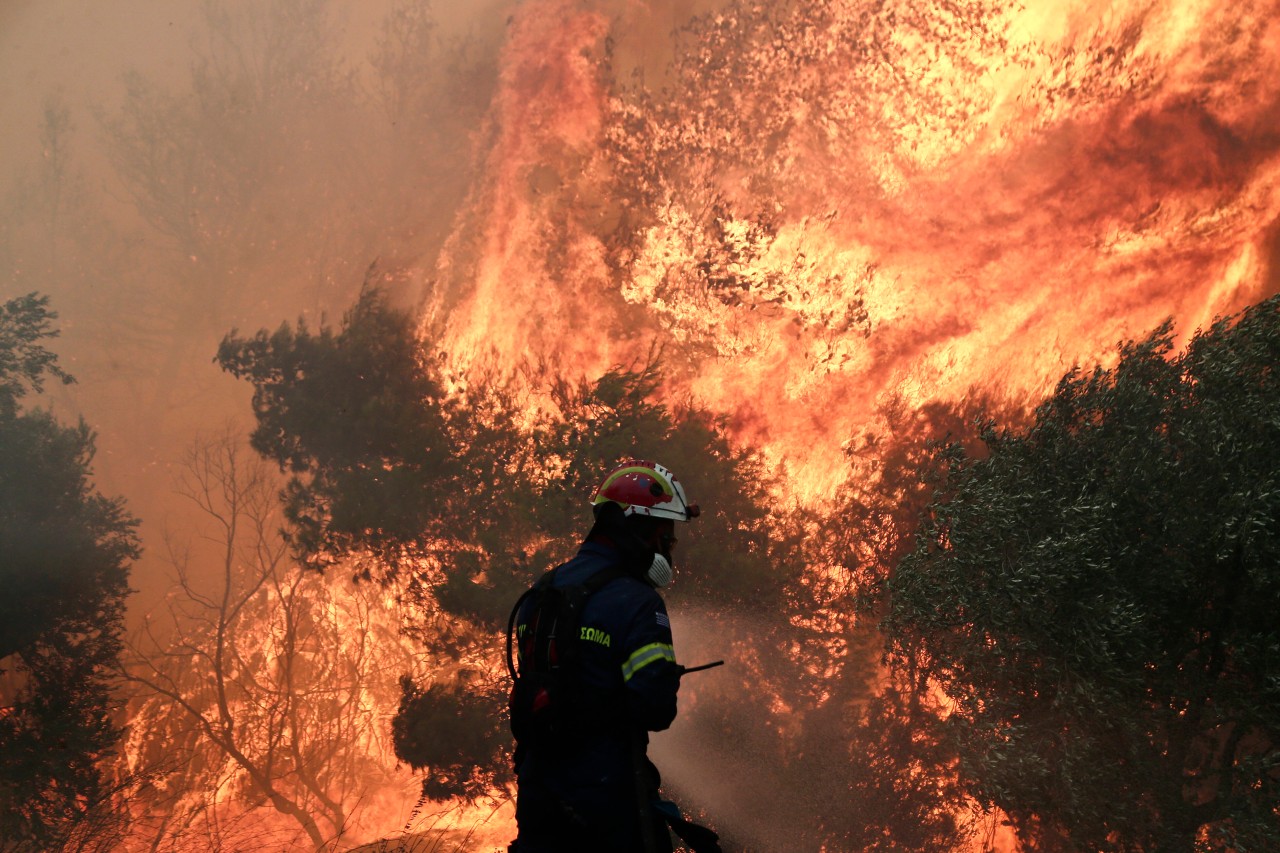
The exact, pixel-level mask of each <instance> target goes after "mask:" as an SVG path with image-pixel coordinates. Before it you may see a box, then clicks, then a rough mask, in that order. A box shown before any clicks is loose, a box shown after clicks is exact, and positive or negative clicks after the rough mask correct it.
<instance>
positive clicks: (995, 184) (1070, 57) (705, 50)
mask: <svg viewBox="0 0 1280 853" xmlns="http://www.w3.org/2000/svg"><path fill="white" fill-rule="evenodd" d="M612 8H613V7H612V6H610V5H609V4H594V5H593V4H582V3H571V2H564V0H539V2H528V3H525V4H524V5H523V6H522V7H521V8H520V10H519V11H518V13H517V14H516V16H515V17H514V19H513V21H512V23H511V25H510V31H509V38H508V42H507V45H506V47H505V51H504V55H503V68H504V73H503V77H502V85H501V88H500V91H499V92H498V95H497V97H496V99H495V101H494V104H493V107H492V112H491V117H490V129H489V133H488V135H487V137H486V140H485V141H486V145H487V147H486V149H485V150H484V152H483V153H482V155H481V156H482V159H483V162H484V163H485V169H484V170H483V176H482V178H481V179H480V181H479V183H478V184H477V186H476V187H475V189H474V190H473V193H472V196H471V200H470V203H469V204H468V206H467V207H466V209H465V210H464V211H463V213H462V215H461V216H460V218H459V219H458V222H457V225H456V228H455V232H454V237H453V238H452V240H451V242H450V245H449V247H448V249H447V251H446V252H445V253H444V254H443V256H442V257H441V260H440V263H439V266H438V269H437V272H438V280H437V290H436V292H435V294H434V297H433V299H434V301H433V303H432V305H431V307H430V309H429V311H428V313H427V316H426V319H425V321H424V322H426V323H428V324H430V325H432V326H433V327H439V326H440V325H443V326H444V327H445V328H446V329H447V337H446V340H447V344H446V346H445V349H446V350H447V351H449V352H451V353H452V354H453V355H454V357H455V359H456V360H457V361H458V362H459V364H460V365H461V366H463V367H464V368H465V367H467V366H470V365H474V364H476V363H478V362H480V361H483V360H486V359H490V358H491V359H492V360H493V362H494V363H497V364H504V365H512V364H517V363H519V362H521V361H522V360H528V361H532V362H535V363H536V362H538V361H543V360H555V361H556V362H557V363H559V364H561V365H571V366H573V367H574V368H576V369H577V370H580V371H582V372H583V373H586V374H590V373H592V372H593V371H599V370H600V369H601V368H602V367H603V366H606V365H608V364H610V363H616V362H620V361H627V360H628V359H629V358H630V357H633V355H634V354H635V353H636V352H637V351H642V350H643V349H644V348H645V347H646V345H647V342H649V341H651V340H656V341H658V342H659V343H662V344H664V345H665V347H666V348H665V359H666V366H667V370H668V377H669V380H670V383H671V384H670V389H669V390H670V391H671V393H672V394H675V395H682V394H685V393H691V394H692V395H693V396H694V397H695V398H696V399H698V400H699V401H700V402H701V403H703V404H704V405H707V406H708V407H710V408H712V409H714V410H717V411H722V412H725V413H727V414H729V415H730V416H731V418H732V422H733V424H734V425H735V429H736V430H737V433H738V435H739V436H740V437H741V438H742V440H744V441H750V442H755V443H760V444H762V445H763V446H765V447H766V448H767V449H768V451H769V452H770V453H771V454H773V455H774V456H775V457H777V458H778V459H780V460H785V462H786V463H787V464H788V465H789V466H790V471H791V473H792V477H791V482H792V483H793V485H794V488H795V490H796V494H798V495H799V496H801V497H804V498H808V499H820V498H821V496H822V495H823V494H824V493H826V492H827V490H829V489H830V487H831V486H833V485H834V480H835V478H837V477H838V476H839V474H838V473H837V472H839V471H840V470H841V466H840V465H839V461H840V448H841V446H842V443H843V442H845V441H846V440H847V439H849V438H850V437H851V436H854V435H857V434H859V433H861V432H862V431H865V430H866V429H868V428H874V426H875V425H876V422H877V414H876V413H877V409H878V407H880V406H881V405H882V404H883V403H884V401H885V400H886V399H887V398H889V397H890V396H893V395H899V396H905V398H906V399H908V400H911V401H914V402H916V403H924V402H926V401H929V400H943V401H954V400H957V399H959V398H962V397H964V396H965V395H966V394H968V393H969V392H970V390H971V389H975V388H976V389H980V390H982V391H984V392H987V393H993V394H994V395H995V396H997V397H1000V398H1006V399H1010V400H1015V401H1016V400H1029V399H1034V397H1035V395H1037V394H1039V393H1041V392H1043V391H1044V390H1046V388H1047V386H1048V385H1049V383H1051V382H1052V381H1053V380H1054V379H1055V378H1056V377H1057V376H1058V375H1060V374H1061V373H1062V372H1063V371H1064V370H1065V369H1066V368H1068V367H1070V366H1071V365H1072V364H1074V363H1087V362H1089V361H1091V360H1094V359H1096V358H1097V357H1098V356H1099V355H1101V354H1103V353H1105V352H1106V351H1108V350H1109V349H1111V348H1112V347H1113V346H1114V344H1115V343H1116V342H1117V341H1118V340H1120V339H1122V338H1124V337H1128V336H1135V335H1140V334H1142V333H1144V332H1145V331H1146V330H1147V329H1149V328H1151V327H1153V326H1155V325H1157V324H1158V323H1159V322H1160V321H1161V320H1162V319H1164V318H1165V317H1166V316H1173V317H1175V318H1176V319H1177V321H1178V327H1179V330H1180V331H1181V332H1183V333H1184V334H1189V333H1190V332H1191V331H1193V330H1194V328H1195V327H1197V326H1200V325H1204V324H1207V323H1208V322H1210V321H1211V320H1212V318H1213V317H1214V316H1215V315H1218V314H1222V313H1226V312H1230V311H1232V310H1235V309H1238V308H1239V307H1241V306H1242V305H1244V304H1247V303H1249V302H1252V301H1254V300H1256V299H1257V298H1260V297H1261V296H1264V295H1266V294H1268V293H1270V292H1271V291H1273V290H1274V289H1275V277H1274V272H1273V271H1272V264H1273V261H1272V260H1271V255H1272V254H1273V252H1274V248H1273V245H1274V233H1275V228H1274V222H1275V221H1276V217H1277V213H1280V196H1278V195H1277V190H1276V187H1277V181H1276V177H1277V169H1278V168H1280V161H1278V159H1277V157H1276V152H1277V143H1278V142H1280V136H1278V135H1277V131H1278V130H1280V128H1278V127H1277V119H1276V115H1277V112H1276V109H1275V106H1276V99H1277V85H1278V84H1277V82H1276V81H1277V80H1280V76H1278V75H1277V73H1276V72H1277V70H1280V69H1278V68H1277V64H1278V62H1277V60H1278V59H1280V52H1277V51H1276V49H1275V48H1274V45H1276V44H1280V33H1277V27H1278V26H1280V24H1277V20H1278V19H1280V18H1278V16H1277V15H1276V14H1274V13H1275V11H1276V9H1275V4H1267V3H1261V4H1232V5H1230V6H1224V5H1223V4H1215V3H1209V2H1203V3H1179V4H1170V3H1154V2H1145V3H1144V2H1133V3H1125V4H1107V5H1106V7H1105V8H1103V7H1100V6H1099V5H1098V4H1095V3H1089V2H1074V3H1063V4H1055V6H1054V7H1053V8H1051V9H1050V8H1049V7H1043V6H1040V7H1035V8H1030V7H1027V8H1022V7H1015V6H1013V5H1012V4H1000V3H992V2H978V3H968V4H963V5H962V6H959V7H955V8H949V9H928V8H920V7H919V5H918V4H909V3H888V4H875V5H874V6H872V5H870V4H862V3H857V2H815V3H804V4H796V5H795V7H794V8H791V9H789V10H787V11H785V12H784V11H781V10H775V9H766V8H764V7H755V8H752V7H749V6H745V5H739V4H727V5H724V6H723V7H722V8H720V9H719V10H718V11H715V12H714V13H711V15H710V17H708V18H706V19H704V20H702V21H701V22H700V23H698V24H697V25H696V26H694V27H693V28H691V29H689V30H688V31H686V32H685V33H684V34H683V36H682V41H681V44H680V47H679V49H678V50H677V54H676V55H677V59H678V63H677V66H676V70H675V71H674V72H673V73H672V74H671V75H670V76H669V77H668V78H667V84H668V85H667V87H666V90H665V91H664V92H663V93H661V94H653V93H652V92H648V91H642V90H639V89H636V88H633V87H631V86H630V85H629V84H628V82H627V80H626V79H624V78H625V76H626V75H625V72H626V71H627V70H628V69H626V68H623V67H620V66H621V65H622V64H623V61H622V60H620V59H619V57H623V56H628V55H635V54H637V53H640V52H641V51H640V50H639V49H638V48H637V47H636V46H635V45H633V44H631V43H629V39H632V38H634V37H633V36H632V35H631V33H632V32H644V31H645V29H644V28H643V27H638V26H636V21H635V15H634V10H632V13H629V14H628V16H627V18H626V20H627V21H628V25H627V29H625V30H624V29H619V27H618V26H617V24H618V23H619V21H621V20H622V18H621V17H617V16H615V17H610V15H611V9H612ZM653 14H654V15H655V16H656V15H659V12H658V11H654V12H653ZM610 59H612V60H613V64H612V65H611V64H610V61H609V60H610ZM642 70H644V71H646V72H648V73H650V74H654V73H655V72H656V70H655V69H648V68H644V69H642Z"/></svg>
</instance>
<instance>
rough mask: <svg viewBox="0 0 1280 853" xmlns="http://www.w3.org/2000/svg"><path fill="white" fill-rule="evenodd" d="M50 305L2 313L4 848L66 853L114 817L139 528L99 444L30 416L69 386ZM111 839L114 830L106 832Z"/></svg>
mask: <svg viewBox="0 0 1280 853" xmlns="http://www.w3.org/2000/svg"><path fill="white" fill-rule="evenodd" d="M55 316H56V315H55V314H54V313H53V312H51V311H49V309H48V299H47V298H40V297H37V296H36V295H35V294H31V295H28V296H24V297H18V298H16V299H11V300H9V301H7V302H5V303H4V304H3V305H0V555H3V558H2V559H0V588H3V589H4V592H5V594H4V598H3V602H2V603H0V676H3V681H0V849H2V850H6V851H10V850H12V851H35V850H56V849H59V848H60V847H61V846H62V845H63V844H67V843H71V842H72V841H73V840H75V839H77V838H78V840H79V841H80V842H82V843H87V839H86V838H84V837H83V833H81V830H83V829H84V828H85V827H86V826H88V825H90V823H91V819H92V818H93V817H94V816H95V814H97V813H101V812H102V811H103V810H104V809H107V810H109V803H108V802H107V795H108V793H109V789H108V786H107V785H106V783H105V779H104V777H103V774H102V772H101V770H100V768H99V767H98V765H97V761H98V759H100V758H102V757H104V756H105V755H106V754H107V753H108V752H109V751H110V750H111V748H112V747H113V746H114V745H115V743H116V741H117V740H118V739H119V736H120V731H119V729H118V728H117V727H116V726H115V725H114V724H113V723H112V721H111V717H110V712H111V710H112V706H113V700H112V696H111V680H110V674H111V672H112V670H113V669H114V666H115V664H116V662H117V659H118V657H119V654H120V631H121V624H122V620H123V615H124V598H125V595H126V593H127V592H128V587H127V580H128V568H129V563H130V562H131V561H132V560H134V559H136V557H137V556H138V550H139V549H138V542H137V538H136V536H135V534H134V527H135V525H136V522H135V521H134V520H133V519H132V518H130V517H129V516H128V515H127V514H126V512H125V508H124V504H123V502H122V501H120V500H119V499H109V498H106V497H103V496H102V495H100V494H99V493H98V492H97V491H96V490H95V489H94V488H93V486H92V484H91V481H90V476H91V473H92V471H91V467H90V464H91V461H92V459H93V450H94V447H93V435H92V433H91V432H90V431H89V428H88V427H87V426H86V425H85V424H84V423H83V422H81V423H79V424H78V425H76V426H64V425H62V424H60V423H59V422H58V421H57V420H56V419H55V418H54V417H53V416H52V415H51V414H50V413H48V412H46V411H38V410H24V409H23V407H22V406H21V402H22V400H23V398H24V397H26V396H27V394H29V393H31V392H39V391H40V390H41V389H42V387H43V383H44V380H45V379H46V378H49V377H52V378H55V379H59V380H62V381H64V382H70V381H71V377H70V376H68V375H67V374H66V373H64V372H63V371H62V370H61V369H60V368H59V367H58V364H57V359H56V357H55V356H54V354H53V353H52V352H50V351H49V350H47V349H45V347H44V346H43V345H42V341H43V340H45V339H47V338H50V337H53V336H54V335H56V334H57V333H56V331H54V330H53V328H52V321H53V319H54V317H55ZM92 828H93V830H94V831H97V832H101V833H102V837H100V838H99V839H97V840H98V841H99V842H104V841H105V843H110V838H111V833H110V832H109V831H106V830H110V829H111V828H112V827H110V826H102V825H96V826H93V827H92Z"/></svg>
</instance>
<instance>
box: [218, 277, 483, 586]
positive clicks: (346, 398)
mask: <svg viewBox="0 0 1280 853" xmlns="http://www.w3.org/2000/svg"><path fill="white" fill-rule="evenodd" d="M217 360H218V363H219V364H221V365H222V367H223V369H225V370H227V371H229V372H230V373H231V374H232V375H234V376H236V377H238V378H243V379H248V380H249V381H250V382H252V383H253V385H254V397H253V409H254V413H255V414H256V415H257V418H258V426H257V428H256V429H255V430H254V431H253V434H252V436H251V441H252V444H253V447H254V449H255V450H257V451H258V452H259V453H261V454H263V455H264V456H266V457H267V458H268V459H272V460H274V461H275V462H277V463H278V464H279V465H280V467H281V470H288V471H291V472H292V473H293V477H292V478H291V479H290V481H289V484H288V486H287V487H286V498H285V510H286V514H287V517H288V519H289V521H290V522H291V524H292V530H291V535H292V539H293V543H294V545H295V546H296V547H297V549H298V550H299V551H300V553H302V554H303V555H305V556H306V557H307V558H308V559H309V560H310V561H311V562H312V563H313V564H315V565H320V566H324V565H328V564H329V563H331V562H332V561H333V560H334V559H336V555H339V554H344V553H347V552H349V551H356V550H365V549H367V550H369V551H372V552H373V553H374V554H375V555H377V556H378V557H380V558H382V559H383V560H385V561H386V562H388V563H389V564H391V565H398V564H399V562H400V557H399V551H400V549H401V547H402V545H403V544H404V543H408V542H412V541H414V540H416V539H417V538H419V537H421V536H427V535H430V534H432V533H433V532H436V531H438V530H439V525H438V523H437V522H438V521H439V520H440V519H441V518H442V516H443V515H444V514H445V513H446V512H447V509H448V507H449V505H450V502H451V501H453V500H454V499H455V494H456V490H457V487H458V486H457V476H458V474H459V466H458V465H456V464H455V463H454V462H453V458H452V453H453V448H452V447H451V446H450V439H451V437H450V435H449V434H448V430H447V425H446V418H447V414H448V413H447V411H446V408H445V406H444V405H443V401H442V391H441V388H440V384H439V382H438V379H437V377H436V373H435V371H434V369H433V368H432V366H431V365H430V364H429V363H427V362H426V361H425V359H424V358H423V356H422V354H421V352H420V350H419V348H418V346H417V342H416V339H415V337H414V334H413V327H412V322H411V320H410V319H409V317H408V316H407V315H404V314H400V313H397V312H395V311H392V310H391V309H390V308H389V307H388V306H387V304H386V302H385V299H384V297H383V296H382V294H380V293H379V292H378V291H376V290H372V289H366V290H364V291H363V292H362V294H361V296H360V299H359V301H358V302H357V303H356V305H355V307H354V308H353V309H352V310H351V311H350V312H349V313H348V314H347V315H346V317H345V318H344V319H343V325H342V328H341V330H339V331H336V332H335V331H334V330H333V329H331V328H328V327H322V328H321V329H320V331H319V332H317V333H314V334H313V333H312V332H310V331H309V330H308V329H307V328H306V325H305V324H304V323H303V322H301V321H299V323H298V327H297V330H296V331H295V330H294V329H293V328H291V327H290V326H289V325H288V324H285V325H283V326H281V327H280V329H279V330H277V331H276V332H275V333H273V334H268V333H267V332H266V331H260V332H258V333H257V334H256V335H254V336H253V337H252V338H248V339H244V338H238V337H236V336H235V334H234V333H232V334H230V335H228V336H227V337H226V338H224V340H223V341H222V344H221V346H219V348H218V355H217Z"/></svg>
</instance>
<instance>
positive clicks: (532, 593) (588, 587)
mask: <svg viewBox="0 0 1280 853" xmlns="http://www.w3.org/2000/svg"><path fill="white" fill-rule="evenodd" d="M556 568H557V569H558V568H559V566H557V567H556ZM555 573H556V569H552V570H551V571H549V572H547V573H546V574H544V575H543V576H542V577H540V578H538V581H537V583H535V584H534V585H533V586H531V587H530V588H529V589H527V590H525V591H524V593H523V594H522V595H521V596H520V598H518V599H516V603H515V606H514V607H512V608H511V615H510V616H509V617H508V619H507V673H508V674H509V675H510V676H511V680H512V681H514V680H515V679H516V665H515V657H514V655H513V653H512V646H513V642H514V636H515V626H516V619H518V618H519V614H520V608H521V607H523V606H524V603H525V601H527V600H528V599H529V598H530V597H537V598H539V599H540V598H541V597H542V596H543V594H544V593H545V592H546V591H547V590H549V589H551V588H552V583H553V581H554V575H555ZM627 576H628V572H627V571H626V570H625V569H623V568H622V567H621V566H616V565H615V566H607V567H605V568H603V569H601V570H600V571H598V572H596V573H595V574H593V575H592V576H591V577H589V578H587V579H586V581H584V582H583V583H581V584H576V585H574V586H570V587H566V588H564V589H563V590H558V591H559V592H561V594H562V596H563V602H564V604H565V606H566V607H567V610H568V613H567V614H566V615H567V616H568V617H569V618H570V620H571V622H572V623H578V622H581V619H582V609H583V608H584V607H585V606H586V603H587V599H589V598H590V597H591V596H592V595H594V594H595V593H597V592H599V591H600V590H601V589H603V588H604V587H606V586H607V585H609V584H610V583H612V582H613V581H615V580H617V579H618V578H622V577H627ZM538 606H541V604H540V602H539V605H538ZM565 627H566V628H567V629H568V635H567V636H566V637H565V639H566V640H567V643H566V645H565V651H567V652H568V656H569V657H570V658H575V657H576V655H574V653H573V651H570V647H571V646H572V645H574V644H576V642H577V640H578V637H577V629H578V627H579V625H578V624H570V625H567V626H565ZM553 630H554V628H553ZM541 646H542V644H541V643H536V644H535V650H536V651H535V654H536V653H538V652H540V651H543V650H542V649H541ZM541 663H542V666H540V667H539V666H537V664H535V667H536V668H543V667H545V665H546V663H547V662H546V661H543V662H541Z"/></svg>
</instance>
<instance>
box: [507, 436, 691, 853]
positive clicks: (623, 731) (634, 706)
mask: <svg viewBox="0 0 1280 853" xmlns="http://www.w3.org/2000/svg"><path fill="white" fill-rule="evenodd" d="M592 510H593V514H594V516H595V523H594V525H593V526H592V528H591V531H590V533H589V534H588V535H587V538H586V540H585V541H584V542H583V543H582V545H581V547H580V549H579V550H578V554H577V556H576V557H574V558H573V559H572V560H570V561H569V562H567V563H564V564H562V565H560V566H558V567H556V568H555V569H554V570H552V571H551V572H549V573H547V575H545V576H544V577H543V579H542V580H541V581H540V582H539V584H538V585H535V587H534V588H533V589H532V590H530V592H529V593H526V595H525V597H523V598H522V599H521V602H520V603H518V604H517V606H516V609H515V610H514V611H513V613H512V622H513V625H509V628H510V627H514V637H515V638H516V647H517V649H518V658H517V659H518V666H515V665H514V664H510V662H509V665H511V666H512V668H513V675H515V687H514V688H513V690H512V697H511V709H510V710H511V725H512V730H513V733H514V734H515V736H516V752H515V770H516V778H517V785H518V793H517V797H516V821H517V823H518V827H519V833H518V837H517V839H516V840H515V841H514V842H513V843H512V845H511V848H510V850H511V851H518V853H544V852H545V853H551V851H555V853H602V851H609V853H633V851H634V853H670V851H671V850H672V844H671V836H670V834H669V833H668V831H667V826H666V823H665V822H664V820H663V819H662V817H661V816H660V815H659V814H658V813H657V812H656V811H655V809H654V806H655V804H656V801H657V791H658V785H659V781H660V780H659V777H658V772H657V769H656V768H655V767H654V766H653V764H652V763H651V762H650V761H649V760H648V757H647V755H646V748H647V746H648V742H649V737H648V733H649V732H656V731H662V730H664V729H666V728H667V727H669V726H670V725H671V722H672V720H674V719H675V716H676V692H677V690H678V689H679V687H680V676H681V674H682V672H683V668H682V667H680V666H679V665H678V664H677V663H676V658H675V652H674V650H673V648H672V638H671V623H670V621H669V620H668V618H667V610H666V606H665V605H664V604H663V601H662V597H661V596H660V595H659V593H658V590H660V589H662V588H663V587H665V586H666V585H667V584H669V583H670V582H671V579H672V564H673V561H672V549H673V548H674V546H675V544H676V536H675V524H676V522H686V521H688V520H690V519H692V518H695V517H696V516H697V515H698V507H697V506H696V505H694V504H690V503H689V501H688V500H687V498H686V497H685V492H684V488H683V487H682V486H681V484H680V483H679V481H678V480H676V478H675V476H674V475H672V473H671V472H670V471H668V470H667V469H666V468H664V467H663V466H662V465H659V464H657V463H656V462H651V461H643V460H632V461H629V462H626V463H624V464H623V465H620V466H619V467H618V468H616V469H615V470H613V471H612V472H610V473H609V475H608V476H607V477H606V478H605V479H604V481H603V482H602V483H601V484H600V486H599V488H598V489H597V490H596V492H595V494H594V496H593V498H592ZM569 634H571V636H568V635H569ZM510 643H511V640H510V636H509V638H508V654H509V655H510Z"/></svg>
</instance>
